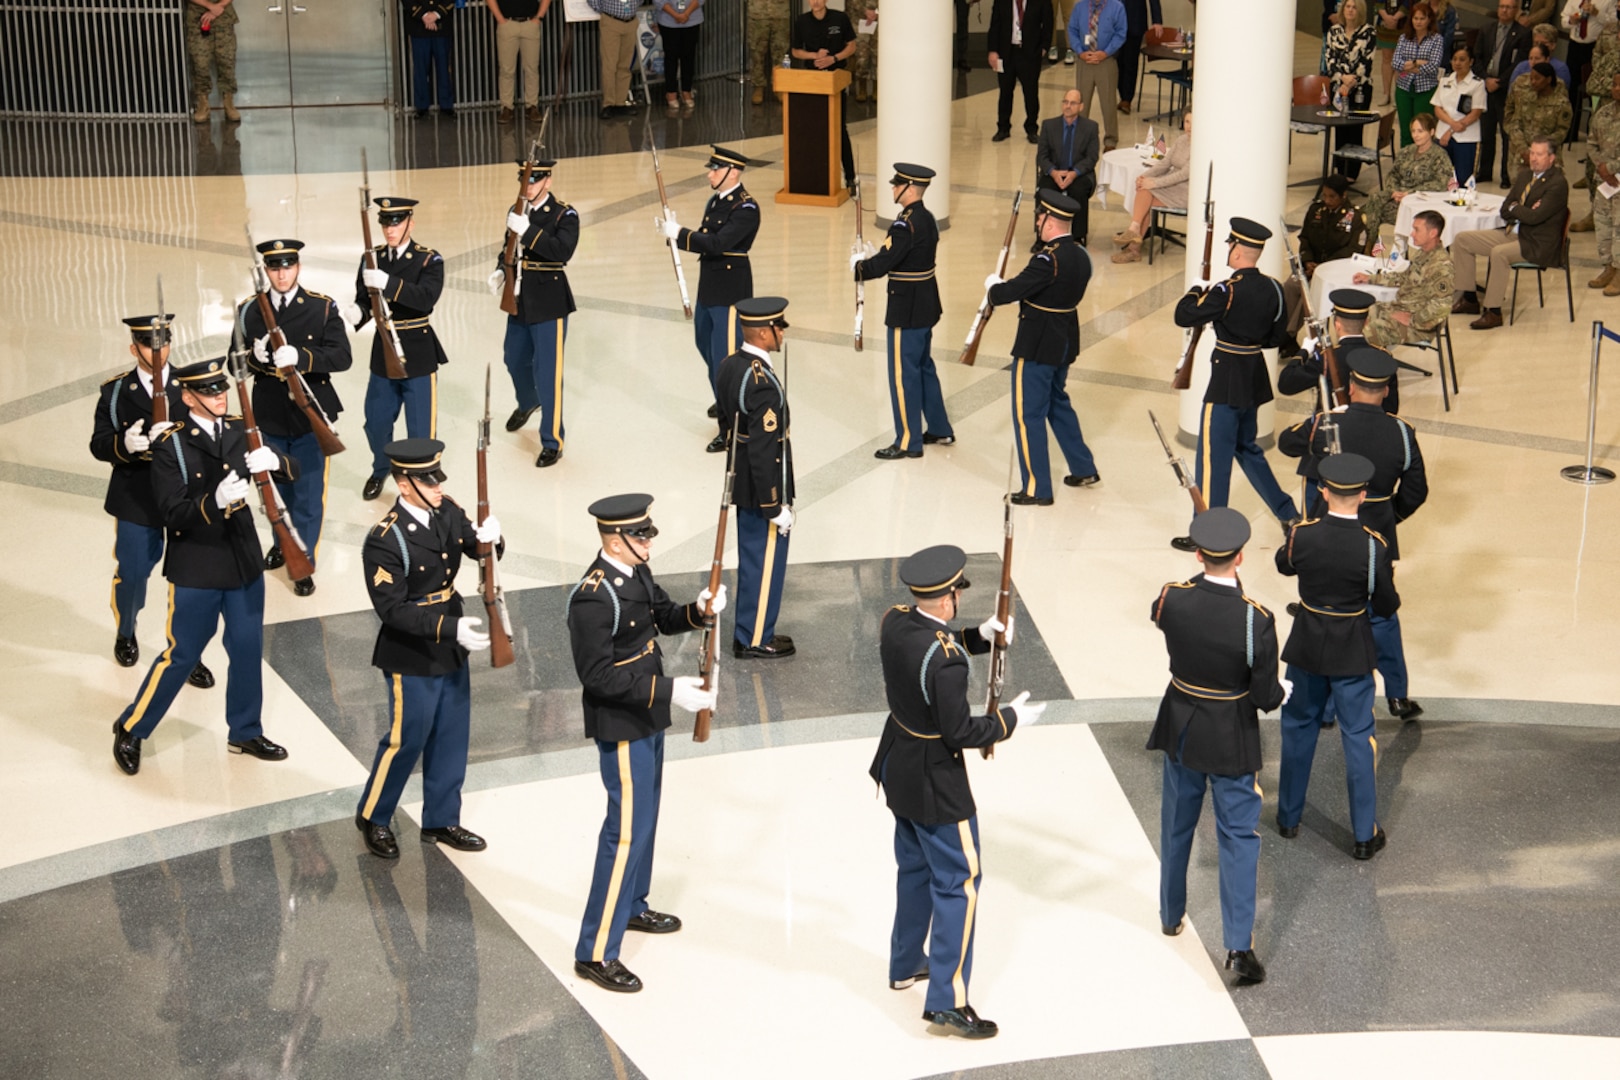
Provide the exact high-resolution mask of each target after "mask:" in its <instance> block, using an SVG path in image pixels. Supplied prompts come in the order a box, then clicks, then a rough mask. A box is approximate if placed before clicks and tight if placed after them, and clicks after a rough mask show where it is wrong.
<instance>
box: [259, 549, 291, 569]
mask: <svg viewBox="0 0 1620 1080" xmlns="http://www.w3.org/2000/svg"><path fill="white" fill-rule="evenodd" d="M286 564H287V560H286V558H285V557H284V556H283V555H282V554H281V545H280V544H274V545H272V546H271V548H270V550H269V551H267V552H265V553H264V568H265V569H266V570H280V569H281V568H282V567H283V566H285V565H286Z"/></svg>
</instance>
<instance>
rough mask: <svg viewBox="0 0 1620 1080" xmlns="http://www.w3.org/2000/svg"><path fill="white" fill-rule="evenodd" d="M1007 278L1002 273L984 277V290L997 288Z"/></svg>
mask: <svg viewBox="0 0 1620 1080" xmlns="http://www.w3.org/2000/svg"><path fill="white" fill-rule="evenodd" d="M1005 280H1006V279H1005V278H1003V277H1002V276H1001V275H1000V274H991V275H989V276H988V277H986V278H985V279H984V291H985V292H989V291H990V290H991V289H993V288H995V287H996V286H997V285H1000V284H1001V283H1002V282H1003V281H1005Z"/></svg>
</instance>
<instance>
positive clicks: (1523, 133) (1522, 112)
mask: <svg viewBox="0 0 1620 1080" xmlns="http://www.w3.org/2000/svg"><path fill="white" fill-rule="evenodd" d="M1572 115H1573V110H1572V109H1571V108H1570V107H1569V97H1568V95H1566V94H1565V93H1564V92H1563V91H1562V90H1561V89H1559V86H1558V76H1557V75H1555V74H1554V73H1553V69H1552V65H1551V64H1547V63H1541V64H1537V65H1536V66H1535V67H1533V68H1531V69H1530V70H1529V71H1527V72H1525V73H1524V74H1523V75H1520V76H1519V78H1518V81H1516V82H1515V83H1514V84H1513V88H1512V89H1511V90H1509V91H1508V96H1507V104H1506V105H1504V106H1503V107H1502V128H1503V130H1504V131H1506V132H1507V137H1508V153H1510V154H1512V155H1513V156H1515V157H1517V158H1518V159H1519V163H1520V164H1521V165H1522V164H1524V162H1525V153H1526V152H1527V151H1528V150H1529V149H1530V142H1531V140H1533V139H1536V138H1539V137H1541V136H1546V137H1547V138H1549V139H1551V140H1552V145H1553V160H1554V161H1555V162H1556V161H1557V159H1558V153H1557V149H1558V146H1559V144H1561V143H1562V142H1563V140H1564V135H1565V133H1566V132H1568V131H1569V122H1570V118H1571V116H1572Z"/></svg>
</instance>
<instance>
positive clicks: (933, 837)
mask: <svg viewBox="0 0 1620 1080" xmlns="http://www.w3.org/2000/svg"><path fill="white" fill-rule="evenodd" d="M894 861H895V865H896V866H897V867H898V869H899V874H898V877H897V878H896V882H895V905H894V933H893V934H892V935H891V936H890V938H889V979H890V981H895V980H899V979H909V978H910V977H911V976H913V975H915V974H917V973H918V972H919V971H921V970H922V962H923V942H924V941H925V940H926V941H927V942H928V998H927V1002H926V1004H925V1005H924V1006H923V1007H924V1008H925V1009H927V1010H928V1011H929V1012H939V1011H940V1010H942V1009H960V1008H961V1007H962V1006H964V1005H966V1004H968V981H969V980H970V979H972V977H973V920H974V917H975V916H976V915H977V914H978V907H979V881H980V880H981V879H982V878H983V877H984V874H983V873H982V871H981V870H980V867H979V819H978V818H977V817H970V818H968V819H967V820H966V821H956V822H952V823H950V824H948V825H924V824H922V823H920V822H916V821H912V820H911V819H910V818H903V817H901V816H900V815H898V814H896V815H895V818H894ZM930 924H932V933H930V932H929V927H930Z"/></svg>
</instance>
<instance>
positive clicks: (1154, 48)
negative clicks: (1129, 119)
mask: <svg viewBox="0 0 1620 1080" xmlns="http://www.w3.org/2000/svg"><path fill="white" fill-rule="evenodd" d="M1142 55H1143V56H1144V57H1146V58H1147V60H1174V61H1175V62H1176V63H1179V64H1180V65H1181V69H1180V70H1179V71H1176V72H1174V73H1173V74H1172V73H1170V72H1167V71H1165V70H1164V69H1161V68H1154V67H1149V66H1148V65H1147V64H1146V63H1144V64H1143V65H1142V72H1143V74H1142V80H1143V82H1144V84H1145V83H1146V81H1147V76H1148V75H1151V74H1154V73H1158V74H1160V75H1164V76H1165V77H1167V78H1170V79H1171V89H1170V109H1169V111H1168V112H1157V113H1154V114H1153V115H1152V116H1144V117H1143V118H1142V119H1144V120H1159V119H1162V118H1164V117H1166V116H1175V115H1176V89H1177V87H1178V86H1179V87H1180V88H1182V89H1183V90H1184V91H1185V93H1186V94H1187V96H1189V97H1190V96H1191V95H1192V62H1193V51H1192V50H1191V49H1189V48H1188V47H1187V44H1186V42H1185V40H1183V39H1181V38H1176V39H1174V40H1172V41H1155V42H1151V43H1149V44H1145V45H1143V46H1142ZM1121 89H1122V90H1123V89H1124V87H1121ZM1130 89H1131V90H1132V91H1133V92H1134V91H1135V89H1136V88H1135V87H1134V86H1133V87H1131V88H1130ZM1161 89H1162V87H1161ZM1144 96H1145V95H1144Z"/></svg>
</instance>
